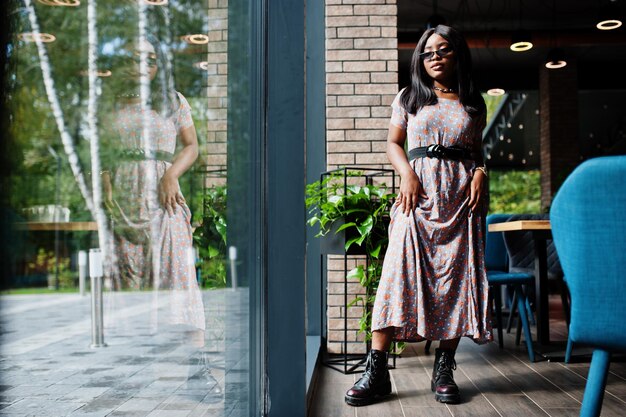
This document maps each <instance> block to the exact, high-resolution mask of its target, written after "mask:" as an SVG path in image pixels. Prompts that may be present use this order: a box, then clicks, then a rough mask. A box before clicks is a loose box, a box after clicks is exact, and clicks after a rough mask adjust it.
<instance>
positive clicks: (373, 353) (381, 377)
mask: <svg viewBox="0 0 626 417" xmlns="http://www.w3.org/2000/svg"><path fill="white" fill-rule="evenodd" d="M387 357H388V353H387V352H383V351H381V350H376V349H372V350H370V353H369V354H368V355H367V362H366V364H365V372H363V375H362V376H361V379H359V380H358V381H357V383H356V384H354V386H353V387H352V388H350V389H349V390H348V392H347V393H346V403H348V404H349V405H354V406H360V405H367V404H371V403H373V402H375V401H376V400H377V398H378V397H381V396H384V395H388V394H390V393H391V379H390V378H389V371H388V370H387Z"/></svg>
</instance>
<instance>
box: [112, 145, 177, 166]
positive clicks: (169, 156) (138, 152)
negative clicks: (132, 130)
mask: <svg viewBox="0 0 626 417" xmlns="http://www.w3.org/2000/svg"><path fill="white" fill-rule="evenodd" d="M119 156H120V158H121V159H124V160H127V161H147V160H157V161H165V162H170V163H171V162H172V161H173V160H174V154H173V153H170V152H166V151H154V153H153V154H152V156H148V155H146V151H145V150H143V149H141V148H129V149H123V150H121V151H120V152H119Z"/></svg>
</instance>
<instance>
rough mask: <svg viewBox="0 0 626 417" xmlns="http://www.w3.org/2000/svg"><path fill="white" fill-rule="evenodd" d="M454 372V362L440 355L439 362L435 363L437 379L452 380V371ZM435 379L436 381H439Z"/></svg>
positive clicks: (452, 359)
mask: <svg viewBox="0 0 626 417" xmlns="http://www.w3.org/2000/svg"><path fill="white" fill-rule="evenodd" d="M455 370H456V361H455V360H454V358H451V357H449V356H447V355H441V357H440V358H439V362H438V363H437V374H438V376H439V378H441V377H442V376H447V377H449V378H452V377H453V376H452V371H455ZM439 378H437V379H439Z"/></svg>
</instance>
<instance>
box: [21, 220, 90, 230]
mask: <svg viewBox="0 0 626 417" xmlns="http://www.w3.org/2000/svg"><path fill="white" fill-rule="evenodd" d="M15 228H16V229H17V230H32V231H42V232H54V231H56V230H61V231H65V232H75V231H96V230H98V225H97V224H96V222H20V223H15Z"/></svg>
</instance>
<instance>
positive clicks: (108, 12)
mask: <svg viewBox="0 0 626 417" xmlns="http://www.w3.org/2000/svg"><path fill="white" fill-rule="evenodd" d="M7 1H9V2H10V6H9V7H8V8H9V10H10V13H9V19H10V29H9V31H10V32H11V36H10V38H9V43H8V45H7V48H6V50H7V51H6V52H7V56H8V63H7V68H8V72H9V76H8V77H7V87H8V88H7V92H6V93H7V98H8V102H9V106H10V109H9V112H10V126H9V132H8V136H9V137H10V140H11V141H12V144H13V146H14V148H15V150H16V152H15V153H16V155H15V164H14V169H13V170H12V172H11V179H10V181H11V185H12V191H13V192H12V193H11V195H10V199H11V206H12V207H14V208H15V209H16V211H19V210H20V209H22V208H25V207H30V206H34V205H42V204H44V205H45V204H55V203H58V204H60V205H62V206H64V207H69V208H70V210H71V213H72V220H90V219H91V214H90V213H89V212H88V210H87V209H86V205H85V202H84V201H83V197H82V196H81V194H80V192H79V191H78V188H77V187H76V182H75V180H74V176H73V174H72V172H71V170H70V169H69V165H68V161H67V155H66V154H65V153H64V151H63V147H62V145H61V140H60V133H59V129H58V127H57V124H56V121H55V118H54V116H53V113H52V108H51V106H50V104H49V101H48V95H47V92H46V89H45V88H44V83H43V76H42V68H41V66H40V60H39V56H38V52H37V47H36V45H35V43H34V42H28V41H26V40H24V39H21V38H20V37H19V36H18V34H21V33H24V32H30V31H31V30H32V29H31V27H30V23H29V19H28V14H27V11H26V9H25V8H24V5H23V2H22V1H21V0H7ZM32 3H33V7H34V10H35V12H36V15H37V20H38V22H39V25H40V29H41V32H44V33H50V34H53V35H54V36H55V38H56V40H55V41H54V42H51V43H47V44H45V49H46V52H47V55H48V58H49V62H50V69H51V76H52V79H53V82H54V86H55V92H56V97H57V99H58V101H59V103H60V106H61V111H62V113H63V120H64V123H65V126H66V128H67V131H68V133H69V135H70V136H71V137H72V141H73V144H74V147H75V148H76V151H77V154H78V158H79V164H80V165H81V167H82V171H83V172H84V173H85V174H86V176H87V178H86V181H87V183H88V184H89V185H91V178H90V171H91V158H90V151H89V146H90V142H89V140H90V137H89V136H90V135H89V132H87V131H86V130H85V126H86V112H87V102H88V98H89V97H88V78H87V77H86V76H85V74H86V72H85V71H86V70H87V68H88V63H87V50H88V44H87V39H88V36H87V7H86V6H85V2H82V3H83V4H81V6H80V7H50V6H47V5H45V4H42V3H41V2H38V1H33V2H32ZM137 4H138V3H137V1H131V0H123V1H122V0H121V1H101V2H98V8H97V31H98V54H99V57H98V63H97V65H98V69H99V70H103V71H105V70H110V71H111V72H112V75H111V76H110V77H102V78H99V79H98V88H99V89H101V91H102V95H101V96H100V97H99V101H98V121H97V122H98V126H99V133H100V142H101V151H102V152H106V150H107V148H110V147H112V146H114V145H113V142H114V140H113V139H114V138H115V132H113V131H112V130H113V129H111V127H112V126H113V124H112V123H111V115H112V114H113V111H114V110H115V103H116V100H115V94H119V93H120V92H128V91H123V90H124V88H126V87H127V85H126V84H124V81H123V77H120V75H119V74H120V71H119V69H120V66H119V62H120V59H121V58H123V57H122V53H123V49H124V48H122V46H123V45H124V44H125V43H127V42H129V41H131V40H134V39H135V38H136V37H137V34H138V18H137V16H138V14H137ZM166 7H167V9H168V11H169V14H170V18H169V20H166V17H165V14H164V8H163V7H148V8H147V14H148V16H147V18H148V32H149V35H150V36H151V38H152V39H157V40H158V42H159V44H160V45H161V49H162V50H164V51H167V52H170V53H171V54H172V56H173V62H172V71H171V72H172V78H173V82H174V85H175V88H176V90H178V91H180V92H182V93H183V94H184V95H185V96H186V97H187V99H188V100H189V101H190V103H191V105H192V109H193V110H195V111H196V112H194V121H195V124H196V127H197V128H198V137H199V138H200V139H202V138H204V137H206V132H205V130H206V127H205V126H206V123H203V121H204V120H206V112H204V111H201V110H202V109H204V108H205V107H206V98H200V99H198V100H194V97H205V96H206V92H205V89H206V76H207V72H206V71H203V70H201V69H199V68H197V66H196V67H195V66H194V64H195V63H197V62H198V61H200V60H202V56H206V53H207V52H208V45H193V46H191V45H189V44H187V43H186V42H182V41H181V39H180V34H190V33H205V32H206V31H207V29H206V16H207V15H206V2H202V1H200V0H172V1H170V2H169V3H168V5H167V6H166ZM162 64H163V63H162V62H160V64H159V68H160V69H159V73H158V74H162V73H164V66H163V65H162ZM157 78H159V77H157ZM154 84H155V85H156V83H154ZM50 148H52V149H54V150H55V151H56V153H57V154H59V155H60V156H61V160H62V163H61V170H60V183H61V185H60V192H59V195H60V201H58V202H57V201H55V193H56V191H57V190H56V175H57V168H56V161H55V159H54V157H53V156H52V154H51V152H50V151H49V149H50ZM101 157H102V159H105V160H104V161H103V163H104V164H105V166H106V164H107V161H106V156H105V155H101ZM185 181H187V179H186V177H183V178H182V182H183V183H184V182H185ZM181 186H184V184H181Z"/></svg>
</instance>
